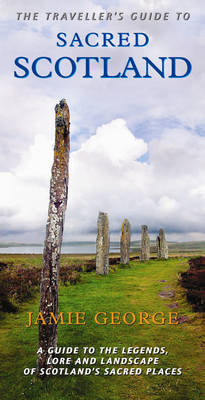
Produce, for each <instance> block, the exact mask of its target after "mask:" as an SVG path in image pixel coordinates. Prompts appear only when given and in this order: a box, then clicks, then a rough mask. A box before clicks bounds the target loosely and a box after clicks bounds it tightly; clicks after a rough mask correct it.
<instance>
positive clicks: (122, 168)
mask: <svg viewBox="0 0 205 400" xmlns="http://www.w3.org/2000/svg"><path fill="white" fill-rule="evenodd" d="M176 139H177V140H176ZM48 145H49V147H50V149H51V141H50V143H48V142H47V139H46V138H45V137H44V136H43V135H38V136H37V137H36V139H35V142H34V144H33V145H31V146H30V148H29V150H28V151H27V152H25V153H24V154H23V157H22V158H21V163H20V164H19V165H18V166H17V167H16V168H14V169H13V170H12V171H11V172H10V173H1V174H0V185H1V187H4V191H3V195H2V196H1V199H0V213H1V216H2V218H1V226H0V230H1V233H2V234H1V240H2V239H3V238H4V239H5V237H8V232H9V237H10V238H13V237H14V236H15V237H18V238H24V240H25V237H29V238H30V237H32V235H33V238H34V239H33V240H40V239H41V240H42V239H43V231H44V227H45V223H46V217H47V207H48V182H49V178H50V167H51V162H52V157H53V156H52V154H51V152H50V156H49V158H47V157H45V152H46V149H47V147H48ZM187 149H188V151H187ZM204 152H205V138H204V137H200V136H198V135H197V134H196V133H195V132H192V131H190V130H187V131H186V130H176V129H172V130H164V131H162V133H161V136H160V138H158V139H155V140H153V141H152V142H151V143H150V144H147V143H146V142H145V141H144V140H142V139H139V138H136V137H135V136H134V135H133V133H132V132H131V131H130V130H129V129H128V127H127V125H126V122H125V120H123V119H117V120H113V121H111V122H110V123H107V124H103V125H102V126H100V127H98V128H97V130H96V133H95V134H94V135H92V136H91V137H90V138H89V139H87V140H86V141H85V142H84V143H83V144H82V145H81V147H80V149H78V150H76V151H73V152H72V153H71V157H70V183H69V196H68V209H67V214H66V223H65V240H66V239H67V240H72V239H77V238H84V239H87V238H92V239H94V238H95V233H96V221H97V216H98V212H99V211H106V212H108V214H109V219H110V229H111V232H112V238H113V239H117V238H118V236H119V231H120V227H121V223H122V220H123V218H125V217H127V218H128V219H129V220H130V222H131V225H132V231H133V233H134V237H136V235H137V234H138V233H139V231H140V225H141V224H148V225H149V228H150V232H157V230H158V229H159V228H160V227H163V228H164V229H165V230H166V231H167V232H168V234H169V235H168V237H171V238H174V237H175V238H176V237H177V238H181V239H184V238H191V237H192V236H191V233H193V237H194V238H196V237H197V236H196V233H197V232H198V234H199V236H198V237H200V238H201V235H202V234H205V228H204V223H203V219H202V215H204V214H205V205H204V198H205V185H204V177H203V171H204V168H205V160H204ZM145 154H148V161H146V162H144V161H142V156H144V155H145ZM197 171H198V174H196V172H197ZM17 231H18V235H17V233H16V232H17ZM3 232H4V233H3ZM12 232H13V236H12ZM28 232H30V234H29V236H28ZM31 232H32V235H31ZM4 234H6V236H4ZM174 235H175V236H174Z"/></svg>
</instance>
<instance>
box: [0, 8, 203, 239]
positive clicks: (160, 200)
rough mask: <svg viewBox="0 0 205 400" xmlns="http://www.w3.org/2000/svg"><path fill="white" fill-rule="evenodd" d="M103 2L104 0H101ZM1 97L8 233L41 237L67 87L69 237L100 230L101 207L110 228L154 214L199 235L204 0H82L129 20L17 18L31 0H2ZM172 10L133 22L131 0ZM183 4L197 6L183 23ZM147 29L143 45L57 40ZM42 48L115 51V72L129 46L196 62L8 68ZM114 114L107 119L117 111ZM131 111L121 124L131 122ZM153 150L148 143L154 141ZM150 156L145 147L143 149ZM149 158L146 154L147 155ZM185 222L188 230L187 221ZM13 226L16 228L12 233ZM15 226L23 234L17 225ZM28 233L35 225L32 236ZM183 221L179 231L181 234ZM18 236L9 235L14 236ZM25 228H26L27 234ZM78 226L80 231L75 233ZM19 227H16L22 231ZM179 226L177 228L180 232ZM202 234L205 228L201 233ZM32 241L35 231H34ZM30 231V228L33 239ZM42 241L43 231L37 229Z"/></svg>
mask: <svg viewBox="0 0 205 400" xmlns="http://www.w3.org/2000/svg"><path fill="white" fill-rule="evenodd" d="M99 3H100V4H99ZM0 7H1V8H0V14H1V19H2V20H3V23H2V28H1V29H2V32H1V39H0V40H1V49H2V53H3V55H4V57H2V60H1V71H0V79H1V99H0V119H1V135H0V160H1V161H0V167H1V173H0V184H1V191H2V196H1V197H0V215H1V220H0V229H1V232H2V237H4V234H6V232H10V233H9V235H10V236H7V237H11V238H15V237H17V236H18V235H17V233H18V232H19V233H21V232H26V234H24V239H25V238H27V239H28V238H32V237H33V238H35V239H39V238H40V237H41V238H42V233H41V236H39V235H40V233H39V232H40V231H42V230H43V229H44V226H45V222H46V214H47V203H48V184H49V178H50V176H49V175H50V172H49V171H50V164H51V159H52V142H53V139H52V138H53V136H54V134H53V126H54V112H53V108H54V105H55V103H56V102H57V101H58V100H59V99H61V98H66V99H67V101H68V104H69V107H70V111H71V134H72V136H71V138H72V149H73V150H74V151H73V152H72V155H71V160H70V171H71V178H70V187H69V206H68V212H67V222H66V229H65V238H66V237H67V238H72V237H74V235H75V236H76V237H78V236H79V235H83V234H84V233H85V232H86V231H87V230H88V231H94V230H95V227H96V218H97V213H98V211H99V210H105V211H108V212H109V215H110V225H111V227H112V229H113V230H119V227H120V224H121V220H122V218H123V217H125V216H127V217H128V218H130V221H131V223H132V226H133V229H135V228H139V225H140V224H141V223H147V224H148V225H149V226H150V227H151V228H152V229H155V228H157V227H158V226H166V228H167V230H168V231H169V232H179V233H177V234H176V233H170V237H172V236H171V235H173V234H174V235H179V236H180V235H181V237H182V238H183V237H185V236H186V235H187V236H186V237H189V238H190V236H188V235H189V234H188V233H186V232H191V233H190V235H191V234H192V233H193V236H194V235H195V236H194V237H197V234H198V235H201V234H202V235H203V234H204V226H203V219H204V213H205V206H204V193H205V191H204V176H203V175H204V168H205V161H204V160H205V159H204V153H205V139H204V137H203V136H200V135H199V133H200V134H203V131H204V126H205V117H204V109H205V98H204V89H203V88H204V81H205V74H204V62H205V53H204V21H203V18H204V1H202V0H198V1H197V2H195V3H193V1H191V0H190V1H187V0H181V1H180V5H179V2H178V1H176V0H159V1H147V0H141V1H139V2H138V4H137V6H136V1H135V0H128V1H127V2H126V6H125V2H124V1H121V0H120V1H112V2H108V1H104V2H100V1H98V0H95V1H88V2H86V11H89V12H93V11H96V12H98V11H103V7H105V8H106V9H112V10H118V11H125V14H126V18H125V20H124V21H122V22H120V23H119V22H117V21H112V23H110V22H109V21H108V22H103V23H98V22H97V21H90V22H87V23H85V22H82V21H75V22H68V21H65V22H53V23H52V22H48V23H46V22H44V23H43V22H42V20H40V21H39V22H27V23H21V22H17V21H16V11H22V10H23V11H36V5H35V4H31V3H30V2H27V1H26V0H18V1H17V0H16V1H13V2H12V3H11V2H10V3H9V4H8V1H5V0H4V1H1V5H0ZM49 9H50V10H51V11H55V12H56V11H57V12H58V11H59V12H64V11H65V12H68V3H67V1H65V0H63V1H61V2H60V3H59V4H54V3H53V4H52V8H51V5H50V1H49V0H45V1H42V2H41V4H38V11H39V12H40V14H42V13H43V12H44V11H45V10H46V11H48V10H49ZM153 9H156V11H159V10H160V11H167V10H168V11H170V14H171V17H170V20H169V21H167V22H153V21H144V22H143V21H135V22H134V21H133V22H131V21H130V20H129V18H128V16H129V15H130V12H131V11H137V12H140V11H150V10H153ZM70 10H75V11H77V12H78V11H85V2H84V1H83V0H82V1H79V2H78V4H77V5H76V1H75V2H74V1H70V2H69V11H70ZM176 11H188V12H190V13H191V19H190V21H188V22H186V21H181V22H176V20H175V17H174V15H175V12H176ZM91 30H92V31H94V32H98V33H99V34H101V32H102V31H104V32H106V31H111V32H113V34H117V32H120V31H121V32H130V33H131V32H139V31H141V32H146V33H147V34H148V35H149V37H150V44H149V45H148V46H147V47H145V48H141V49H136V48H133V47H129V48H123V49H122V48H107V49H102V48H92V49H89V48H87V47H86V48H83V49H78V48H70V47H68V46H67V47H65V48H62V49H59V48H57V46H56V34H57V33H58V32H59V31H64V32H67V33H68V36H69V37H70V36H72V35H73V34H74V33H75V32H78V33H79V35H80V36H81V37H82V38H83V37H84V34H85V33H87V32H89V31H91ZM19 55H22V56H27V57H29V59H30V60H32V59H33V58H35V57H37V56H39V55H46V56H50V57H51V58H52V59H53V60H55V59H57V58H59V57H60V56H69V57H74V58H75V57H76V56H79V55H80V56H98V57H102V56H111V57H112V71H113V73H117V72H118V71H119V69H120V68H123V66H125V63H126V60H127V58H128V57H129V56H133V57H134V58H135V59H136V62H137V64H138V63H139V64H140V65H141V62H140V59H141V58H142V56H148V57H150V58H151V59H153V61H156V62H157V57H159V56H167V57H169V56H185V57H187V58H189V59H190V60H191V62H192V64H193V71H192V74H191V75H190V77H189V78H187V79H178V80H174V79H161V78H158V77H155V78H152V79H133V78H132V77H130V78H128V79H122V80H118V79H108V80H106V79H100V78H98V77H96V76H98V75H99V65H96V67H95V68H94V78H93V79H87V80H86V79H83V78H81V75H82V74H81V75H80V73H81V71H79V74H76V75H75V77H74V78H72V79H68V80H66V79H65V80H64V79H60V78H58V77H53V78H52V79H37V78H35V77H32V74H30V76H29V78H26V79H22V80H21V79H15V78H14V77H13V71H14V59H15V57H17V56H19ZM110 121H111V122H110ZM125 121H126V123H125ZM147 150H149V153H148V151H147ZM148 156H149V157H148ZM143 160H144V161H143ZM183 231H184V232H183ZM12 232H13V233H12ZM15 232H16V233H15ZM29 232H31V233H30V236H29ZM180 232H182V234H181V233H180ZM12 235H13V236H12ZM22 235H23V234H22ZM72 235H73V236H72ZM18 237H20V236H18ZM177 237H178V236H177ZM200 237H201V236H200ZM28 240H30V239H28ZM31 240H32V239H31ZM39 240H40V239H39Z"/></svg>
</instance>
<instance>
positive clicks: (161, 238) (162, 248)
mask: <svg viewBox="0 0 205 400" xmlns="http://www.w3.org/2000/svg"><path fill="white" fill-rule="evenodd" d="M157 257H158V258H159V259H162V260H167V259H168V245H167V241H166V238H165V233H164V230H163V229H160V231H159V235H158V236H157Z"/></svg>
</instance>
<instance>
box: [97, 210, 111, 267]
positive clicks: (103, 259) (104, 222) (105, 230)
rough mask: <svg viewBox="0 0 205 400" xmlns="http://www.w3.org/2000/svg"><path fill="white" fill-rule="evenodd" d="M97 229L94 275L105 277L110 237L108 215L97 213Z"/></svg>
mask: <svg viewBox="0 0 205 400" xmlns="http://www.w3.org/2000/svg"><path fill="white" fill-rule="evenodd" d="M97 229H98V233H97V241H96V273H97V274H100V275H107V274H108V273H109V249H110V235H109V221H108V215H107V214H106V213H103V212H100V213H99V216H98V224H97Z"/></svg>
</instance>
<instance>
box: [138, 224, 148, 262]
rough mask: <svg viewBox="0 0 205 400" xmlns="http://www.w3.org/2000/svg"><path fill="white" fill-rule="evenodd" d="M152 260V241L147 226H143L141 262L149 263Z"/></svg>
mask: <svg viewBox="0 0 205 400" xmlns="http://www.w3.org/2000/svg"><path fill="white" fill-rule="evenodd" d="M149 258H150V239H149V234H148V227H147V225H142V239H141V255H140V260H141V261H147V260H149Z"/></svg>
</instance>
